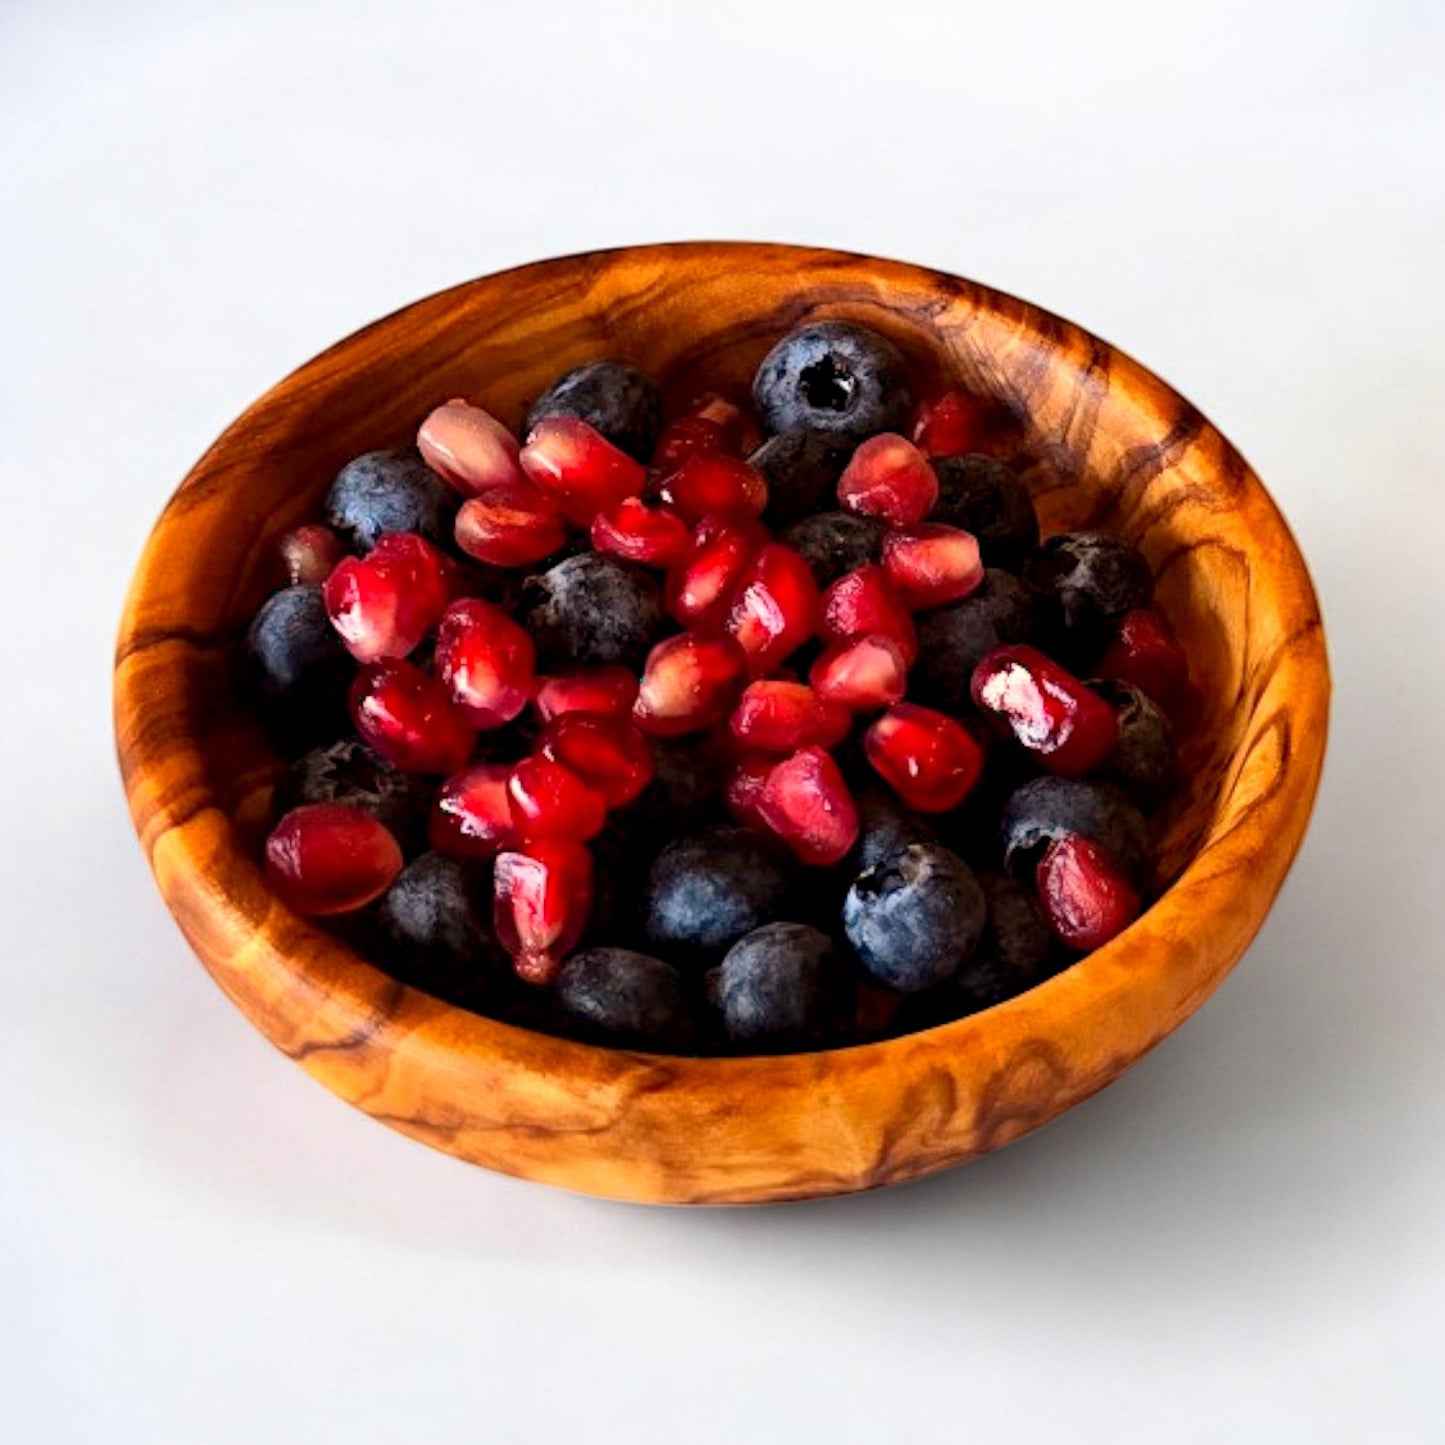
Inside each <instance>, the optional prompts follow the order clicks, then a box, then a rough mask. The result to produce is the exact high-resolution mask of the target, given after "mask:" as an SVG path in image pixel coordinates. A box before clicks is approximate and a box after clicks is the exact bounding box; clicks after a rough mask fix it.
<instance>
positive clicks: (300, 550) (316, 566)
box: [278, 526, 346, 587]
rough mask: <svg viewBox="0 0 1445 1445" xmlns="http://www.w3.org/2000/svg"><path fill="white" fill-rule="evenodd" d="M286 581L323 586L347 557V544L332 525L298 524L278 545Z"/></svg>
mask: <svg viewBox="0 0 1445 1445" xmlns="http://www.w3.org/2000/svg"><path fill="white" fill-rule="evenodd" d="M278 550H279V551H280V553H281V561H282V563H283V565H284V566H285V568H286V580H287V581H288V582H290V583H291V585H292V586H293V587H294V586H298V585H299V586H313V587H319V586H320V585H321V583H323V582H324V581H326V579H327V578H328V577H329V576H330V575H331V569H332V568H333V567H335V566H336V564H337V563H338V562H340V561H341V559H342V558H343V557H345V556H346V544H345V543H344V542H343V541H342V540H341V538H340V537H338V536H337V535H336V533H335V532H333V531H332V530H331V528H330V527H320V526H314V527H297V528H296V530H295V531H294V532H287V533H286V535H285V536H284V537H282V538H281V541H280V543H279V544H278Z"/></svg>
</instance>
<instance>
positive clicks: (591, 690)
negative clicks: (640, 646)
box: [532, 662, 637, 722]
mask: <svg viewBox="0 0 1445 1445" xmlns="http://www.w3.org/2000/svg"><path fill="white" fill-rule="evenodd" d="M636 701H637V679H636V678H635V677H634V676H633V675H632V673H631V672H629V671H628V669H627V668H625V667H623V666H622V664H621V663H613V662H609V663H603V664H601V665H600V666H598V667H580V668H578V669H577V670H576V671H575V672H560V673H558V674H557V675H556V676H554V677H539V678H538V679H537V690H536V692H535V693H534V695H533V697H532V702H533V703H534V705H535V706H536V709H537V713H538V715H539V716H540V717H541V719H542V721H543V722H551V721H552V719H553V718H554V717H562V716H563V715H564V714H566V713H569V712H600V713H605V714H606V715H607V716H608V717H627V716H628V715H629V714H630V713H631V712H632V704H633V703H635V702H636Z"/></svg>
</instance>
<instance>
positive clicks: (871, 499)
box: [838, 432, 938, 527]
mask: <svg viewBox="0 0 1445 1445" xmlns="http://www.w3.org/2000/svg"><path fill="white" fill-rule="evenodd" d="M838 501H839V502H840V503H841V504H842V506H843V509H844V511H847V512H853V513H856V514H857V515H858V516H860V517H877V518H878V519H879V521H882V522H887V523H888V525H889V526H890V527H912V526H914V525H916V524H917V523H919V522H921V521H922V520H923V519H924V518H925V517H926V516H927V515H928V514H929V513H930V512H931V511H932V510H933V507H934V503H936V502H937V501H938V478H937V476H935V475H934V471H933V468H932V467H931V466H929V465H928V458H927V457H925V456H924V455H923V453H922V452H920V451H919V450H918V448H917V447H916V446H914V445H913V443H912V442H911V441H909V440H908V438H907V437H901V436H899V435H898V434H897V433H896V432H884V433H882V434H881V435H880V436H875V437H869V438H868V440H867V441H866V442H864V443H863V444H862V445H861V446H860V447H859V448H858V450H857V451H855V452H854V453H853V456H852V458H851V460H850V461H849V462H848V465H847V467H845V468H844V470H843V475H842V476H841V477H839V478H838Z"/></svg>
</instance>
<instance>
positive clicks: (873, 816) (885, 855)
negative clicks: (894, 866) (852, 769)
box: [857, 787, 934, 873]
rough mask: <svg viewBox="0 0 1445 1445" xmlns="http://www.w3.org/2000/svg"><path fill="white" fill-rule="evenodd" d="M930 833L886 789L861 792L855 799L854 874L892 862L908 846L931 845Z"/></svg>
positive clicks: (932, 838) (932, 839)
mask: <svg viewBox="0 0 1445 1445" xmlns="http://www.w3.org/2000/svg"><path fill="white" fill-rule="evenodd" d="M933 841H934V834H933V832H932V831H931V830H930V829H929V828H928V827H927V826H926V825H925V824H924V822H923V820H922V819H921V818H919V817H918V816H917V815H916V814H914V813H910V812H909V811H908V809H907V808H905V807H904V806H903V804H902V803H900V802H899V801H898V799H897V798H896V797H895V796H894V795H893V793H891V792H890V791H888V789H886V788H879V787H869V788H865V789H864V790H863V791H862V792H861V793H859V795H858V848H857V862H858V872H860V873H866V872H867V871H868V869H870V868H876V867H877V866H878V865H879V864H880V863H886V862H888V861H889V859H891V858H896V857H897V856H898V854H900V853H901V852H902V851H903V850H904V849H905V848H907V847H908V846H909V845H910V844H912V843H931V842H933Z"/></svg>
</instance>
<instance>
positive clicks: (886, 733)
mask: <svg viewBox="0 0 1445 1445" xmlns="http://www.w3.org/2000/svg"><path fill="white" fill-rule="evenodd" d="M863 751H864V753H865V754H866V755H867V758H868V761H869V762H870V763H871V764H872V765H873V768H874V771H875V772H877V773H878V775H879V776H880V777H881V778H882V779H883V780H884V782H886V783H887V784H888V786H889V787H890V788H892V789H893V791H894V792H895V793H897V794H898V796H899V797H900V798H901V799H902V800H903V802H904V803H905V804H907V806H908V807H910V808H912V809H913V810H914V811H915V812H919V813H947V812H951V811H952V810H953V809H954V808H956V807H958V805H959V804H960V803H961V802H963V800H964V799H965V798H966V797H967V796H968V795H969V793H970V792H971V791H972V789H973V785H974V784H975V783H976V782H977V781H978V779H979V775H980V774H981V773H982V772H983V765H984V751H983V749H982V748H981V747H980V746H979V744H978V743H977V742H976V741H975V740H974V738H973V736H972V735H971V734H970V733H969V732H968V730H967V729H966V728H964V727H963V726H962V725H961V724H959V723H957V722H955V721H954V720H953V719H952V718H951V717H949V716H948V715H947V714H946V713H941V712H935V711H934V710H933V709H932V708H931V707H920V706H919V705H918V704H917V703H912V702H900V703H897V704H895V705H894V706H893V707H891V708H889V709H888V711H887V712H885V713H884V714H883V716H882V717H880V718H878V719H877V721H876V722H874V723H873V725H872V726H871V727H870V728H869V729H868V731H867V732H866V733H864V735H863Z"/></svg>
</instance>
